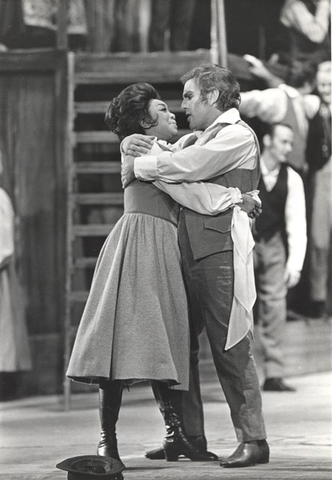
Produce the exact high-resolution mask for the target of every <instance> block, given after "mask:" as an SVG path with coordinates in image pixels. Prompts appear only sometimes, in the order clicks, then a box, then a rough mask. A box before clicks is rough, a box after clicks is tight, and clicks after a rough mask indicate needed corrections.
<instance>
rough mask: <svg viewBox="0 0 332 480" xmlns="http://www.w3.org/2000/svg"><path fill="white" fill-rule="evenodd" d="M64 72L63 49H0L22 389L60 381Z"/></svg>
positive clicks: (46, 389)
mask: <svg viewBox="0 0 332 480" xmlns="http://www.w3.org/2000/svg"><path fill="white" fill-rule="evenodd" d="M66 72H67V53H66V52H60V51H54V50H52V51H44V52H33V53H31V52H26V53H24V54H22V53H3V54H0V139H1V144H2V149H3V157H4V163H5V171H6V172H7V174H6V178H5V182H6V187H7V189H8V190H9V192H10V194H11V197H12V199H13V202H14V206H15V209H16V212H17V216H18V224H17V254H18V255H17V261H18V264H17V267H18V272H19V277H20V279H21V283H22V287H23V292H24V295H25V300H26V317H27V324H28V329H29V335H30V341H31V348H32V355H33V370H32V371H31V372H30V373H27V374H24V375H23V376H22V384H21V386H20V389H21V391H22V392H23V393H28V394H31V393H51V392H54V391H55V390H56V389H58V388H59V382H61V381H62V379H61V376H62V325H63V312H64V291H65V289H64V285H65V270H64V269H65V251H64V248H65V247H64V246H65V227H66V190H67V187H66V166H65V151H66V148H67V147H68V146H67V141H66V129H67V78H66ZM1 341H5V339H1Z"/></svg>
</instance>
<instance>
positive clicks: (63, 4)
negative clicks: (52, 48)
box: [56, 0, 68, 50]
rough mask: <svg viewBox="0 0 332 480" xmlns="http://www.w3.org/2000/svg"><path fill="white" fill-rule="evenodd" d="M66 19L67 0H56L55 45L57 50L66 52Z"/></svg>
mask: <svg viewBox="0 0 332 480" xmlns="http://www.w3.org/2000/svg"><path fill="white" fill-rule="evenodd" d="M67 18H68V0H58V15H57V23H58V25H57V27H58V28H57V35H56V45H57V48H58V49H59V50H67V48H68V37H67Z"/></svg>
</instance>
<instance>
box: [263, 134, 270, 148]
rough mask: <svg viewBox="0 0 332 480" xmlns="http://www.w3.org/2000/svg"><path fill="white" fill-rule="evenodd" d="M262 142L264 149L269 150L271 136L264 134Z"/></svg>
mask: <svg viewBox="0 0 332 480" xmlns="http://www.w3.org/2000/svg"><path fill="white" fill-rule="evenodd" d="M262 141H263V145H264V148H269V147H270V146H271V142H272V138H271V135H269V134H268V133H266V134H265V135H264V136H263V138H262Z"/></svg>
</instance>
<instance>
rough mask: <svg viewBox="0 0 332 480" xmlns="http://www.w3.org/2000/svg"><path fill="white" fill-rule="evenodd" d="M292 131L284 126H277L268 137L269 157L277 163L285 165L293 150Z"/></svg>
mask: <svg viewBox="0 0 332 480" xmlns="http://www.w3.org/2000/svg"><path fill="white" fill-rule="evenodd" d="M293 140H294V134H293V131H292V130H291V129H290V128H289V127H286V126H285V125H277V126H276V127H275V130H274V132H273V136H272V137H270V145H269V147H268V148H269V150H270V155H271V156H272V157H273V158H274V159H275V160H276V161H277V162H279V163H285V162H286V161H287V159H288V156H289V154H290V153H291V151H292V149H293Z"/></svg>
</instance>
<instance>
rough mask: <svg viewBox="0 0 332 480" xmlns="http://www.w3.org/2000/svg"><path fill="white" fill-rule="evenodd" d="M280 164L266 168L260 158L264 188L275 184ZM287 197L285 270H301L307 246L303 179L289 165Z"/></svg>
mask: <svg viewBox="0 0 332 480" xmlns="http://www.w3.org/2000/svg"><path fill="white" fill-rule="evenodd" d="M279 172H280V165H278V166H277V167H276V168H275V169H273V170H268V169H267V167H266V165H265V163H264V159H263V157H262V158H261V175H262V179H263V181H264V184H265V187H266V190H267V191H268V192H270V191H271V190H272V189H273V187H274V186H275V184H276V182H277V180H278V175H279ZM287 174H288V175H287V198H286V205H285V225H286V235H287V244H288V258H287V270H289V271H293V272H294V271H295V272H301V270H302V267H303V262H304V257H305V253H306V248H307V224H306V208H305V196H304V187H303V181H302V178H301V177H300V175H299V174H298V173H297V172H295V170H293V169H292V168H291V167H287Z"/></svg>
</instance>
